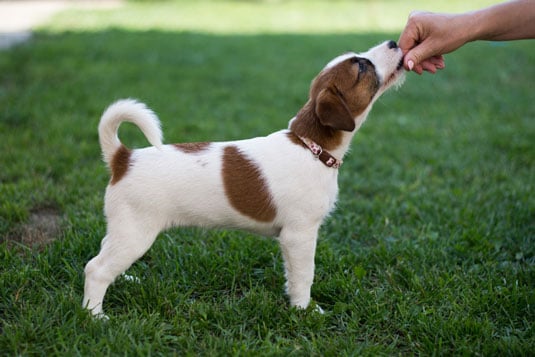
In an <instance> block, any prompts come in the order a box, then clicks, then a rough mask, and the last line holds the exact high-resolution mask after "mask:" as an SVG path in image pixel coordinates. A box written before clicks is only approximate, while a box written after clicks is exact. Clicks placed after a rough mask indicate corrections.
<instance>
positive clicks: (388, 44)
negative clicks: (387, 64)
mask: <svg viewBox="0 0 535 357" xmlns="http://www.w3.org/2000/svg"><path fill="white" fill-rule="evenodd" d="M386 45H387V46H388V48H389V49H394V48H398V44H397V43H396V41H392V40H390V41H388V43H387V44H386Z"/></svg>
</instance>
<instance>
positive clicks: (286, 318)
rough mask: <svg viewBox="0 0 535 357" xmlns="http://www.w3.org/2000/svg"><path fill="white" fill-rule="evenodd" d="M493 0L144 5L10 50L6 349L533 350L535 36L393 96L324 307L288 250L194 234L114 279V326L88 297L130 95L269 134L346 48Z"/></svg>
mask: <svg viewBox="0 0 535 357" xmlns="http://www.w3.org/2000/svg"><path fill="white" fill-rule="evenodd" d="M488 3H489V2H488V1H487V2H485V1H476V2H470V4H467V2H464V1H457V0H456V1H449V2H440V4H436V5H435V4H434V3H432V2H425V1H419V2H410V1H394V0H390V1H389V0H377V1H369V2H366V1H359V2H354V1H351V2H350V1H332V2H317V1H286V2H283V1H257V2H246V1H236V2H234V1H217V2H208V1H199V2H195V1H182V2H178V1H175V2H172V1H171V2H165V3H162V4H155V3H152V2H135V3H127V4H124V5H122V6H121V7H119V8H116V9H108V10H70V11H66V12H64V13H61V14H59V15H58V16H56V17H55V18H54V19H52V20H51V21H50V22H49V23H47V24H45V25H43V26H42V27H41V28H40V29H39V31H38V32H37V33H36V34H35V36H34V38H33V39H32V40H31V41H30V42H29V43H26V44H24V45H21V46H19V47H16V48H13V49H10V50H8V51H3V52H0V152H1V154H0V285H1V287H2V288H1V289H0V294H1V296H0V329H1V336H0V354H2V355H6V356H13V355H62V356H63V355H65V356H71V355H110V354H111V355H160V354H161V355H173V354H176V355H223V356H226V355H251V356H253V355H255V356H256V355H298V356H300V355H328V356H343V355H370V356H375V355H398V354H400V355H419V354H423V355H451V354H455V355H496V356H503V355H514V356H522V355H530V354H532V353H533V351H534V350H535V331H534V327H533V325H534V322H535V312H534V311H535V310H534V306H535V214H534V210H535V198H534V197H533V191H534V183H535V167H534V164H535V147H534V145H533V143H535V105H534V104H533V100H534V96H533V82H534V80H535V66H533V64H534V63H535V46H534V43H533V41H517V42H508V43H488V42H480V43H473V44H469V45H467V46H465V47H464V48H462V49H460V50H459V51H457V52H455V53H453V54H450V55H448V56H447V57H446V63H447V68H446V70H444V71H442V72H440V73H439V74H437V75H434V76H432V75H424V76H417V75H415V74H409V75H408V76H407V80H406V83H405V85H404V86H403V87H402V88H401V89H399V90H398V91H397V92H394V91H393V92H391V93H388V94H386V95H385V96H383V97H382V98H381V99H380V101H379V102H378V103H377V104H376V105H375V107H374V109H373V110H372V113H371V114H370V116H369V118H368V121H367V122H366V123H365V125H364V126H363V127H362V128H361V129H360V131H359V133H357V135H356V137H355V139H354V142H353V145H352V150H351V152H350V154H349V155H348V156H347V157H346V158H345V160H344V161H345V163H344V166H343V167H342V168H341V170H340V178H339V184H340V195H339V202H338V208H337V210H336V211H335V212H334V213H333V214H332V216H331V217H330V218H329V219H328V220H327V221H326V222H325V224H324V225H323V227H322V229H321V231H320V240H319V244H318V250H317V255H316V278H315V284H314V286H313V289H312V296H313V299H314V301H315V302H316V303H318V304H319V305H320V306H321V307H323V308H324V310H326V313H325V314H324V315H320V314H318V313H315V312H314V311H298V310H295V309H290V308H289V305H288V301H287V298H286V297H285V295H284V291H283V284H284V273H283V267H282V258H281V254H280V251H279V248H278V245H277V242H276V240H273V239H270V238H263V237H258V236H254V235H251V234H248V233H243V232H239V231H212V230H202V229H195V228H188V229H174V230H170V231H166V232H163V233H162V234H161V235H160V236H159V238H158V240H157V242H156V243H155V245H154V246H153V248H152V249H151V250H150V251H149V252H148V253H147V254H146V255H145V256H144V257H143V258H142V259H140V260H139V261H138V262H137V263H135V264H134V265H133V266H132V268H131V269H130V270H129V271H128V273H129V274H130V275H133V276H135V277H137V278H139V279H140V281H141V283H137V282H134V281H129V280H126V279H124V278H119V279H118V280H117V281H116V282H115V283H114V285H112V286H111V287H110V289H109V291H108V293H107V295H106V300H105V309H106V311H107V313H108V315H109V316H110V319H109V320H108V321H99V320H93V319H92V318H91V317H90V316H89V315H88V314H87V313H86V312H85V311H84V310H83V309H82V308H81V301H82V294H83V268H84V265H85V264H86V262H87V261H88V260H89V259H90V258H91V257H92V256H94V255H95V254H96V253H97V252H98V249H99V244H100V240H101V239H102V237H103V235H104V232H105V221H104V218H103V214H102V205H103V203H102V201H103V194H104V189H105V187H106V184H107V182H108V180H109V176H108V173H107V171H106V168H105V166H104V164H103V163H102V161H101V158H100V155H101V153H100V148H99V145H98V136H97V130H96V129H97V124H98V120H99V117H100V114H101V113H102V111H103V110H104V108H105V107H106V106H107V105H108V104H110V103H111V102H112V101H114V100H116V99H118V98H123V97H134V98H139V99H141V100H142V101H144V102H146V103H148V104H149V106H151V107H152V108H153V109H154V110H155V111H156V112H157V113H158V115H159V116H160V118H161V120H162V124H163V129H164V134H165V137H166V142H168V143H173V142H186V141H203V140H232V139H239V138H247V137H252V136H258V135H265V134H268V133H270V132H272V131H275V130H278V129H280V128H283V127H286V126H287V122H288V120H289V119H290V118H291V117H292V116H293V115H295V113H296V112H297V111H298V110H299V108H300V106H301V105H303V104H304V102H305V101H306V97H307V91H308V86H309V84H310V81H311V79H312V78H313V77H314V75H315V74H316V73H317V72H318V71H319V70H320V69H321V68H322V66H324V65H325V64H326V63H327V62H328V61H329V60H330V59H331V58H333V57H334V56H336V55H338V54H340V53H342V52H344V51H346V50H349V49H352V50H356V51H360V50H365V49H367V48H369V47H371V46H372V45H374V44H376V43H378V42H380V41H383V40H386V39H397V38H398V36H399V32H400V31H401V29H402V26H403V25H404V22H405V20H406V17H407V14H408V12H409V11H410V10H411V9H413V8H427V9H432V10H440V11H464V10H468V9H470V8H474V7H478V6H483V5H484V4H488ZM192 19H194V20H192ZM120 135H121V139H122V141H123V142H124V143H126V144H127V145H128V146H130V147H142V146H145V145H147V143H146V141H145V139H144V138H143V136H142V135H141V134H140V133H139V131H138V130H137V129H136V128H134V127H132V126H128V125H125V126H124V127H121V131H120Z"/></svg>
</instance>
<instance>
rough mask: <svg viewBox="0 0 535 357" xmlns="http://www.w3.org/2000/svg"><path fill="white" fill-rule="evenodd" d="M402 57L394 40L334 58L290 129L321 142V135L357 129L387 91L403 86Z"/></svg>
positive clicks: (316, 82)
mask: <svg viewBox="0 0 535 357" xmlns="http://www.w3.org/2000/svg"><path fill="white" fill-rule="evenodd" d="M402 58H403V54H402V51H401V49H400V48H399V47H398V46H397V44H396V43H395V42H394V41H387V42H384V43H382V44H380V45H378V46H376V47H374V48H372V49H370V50H369V51H367V52H364V53H360V54H357V53H354V52H349V53H345V54H343V55H341V56H338V57H336V58H334V59H333V60H331V61H330V62H329V63H328V64H327V65H326V66H325V68H324V69H323V70H322V71H321V72H320V73H319V74H318V75H317V76H316V78H315V79H314V80H313V81H312V85H311V87H310V97H309V100H308V102H307V103H306V104H305V106H304V107H303V108H302V109H301V110H300V111H299V113H298V114H297V116H296V118H295V119H294V120H292V122H290V129H291V130H292V131H294V132H296V133H297V134H298V135H302V136H306V137H311V136H312V137H315V140H320V141H321V140H322V139H323V138H321V137H319V136H323V137H325V136H327V137H331V138H332V137H333V136H336V133H337V132H339V131H346V132H352V131H354V130H355V129H358V127H359V126H360V125H361V124H362V122H363V121H364V119H365V118H366V115H367V114H368V112H369V110H370V109H371V106H372V104H373V102H374V101H375V100H376V99H377V98H378V97H379V96H380V95H381V94H382V93H384V92H385V91H386V90H387V89H388V88H390V87H392V86H393V85H395V84H398V85H401V83H402V79H403V78H404V69H403V63H402ZM305 127H307V130H306V131H310V130H313V131H322V133H321V135H320V133H319V132H318V133H310V132H305V133H302V131H303V130H305ZM311 128H312V129H311ZM324 145H326V144H325V143H324ZM327 146H329V145H328V144H327Z"/></svg>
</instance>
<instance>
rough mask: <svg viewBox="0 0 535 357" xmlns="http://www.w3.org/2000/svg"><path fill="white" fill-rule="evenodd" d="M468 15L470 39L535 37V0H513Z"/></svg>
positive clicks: (503, 39) (496, 39)
mask: <svg viewBox="0 0 535 357" xmlns="http://www.w3.org/2000/svg"><path fill="white" fill-rule="evenodd" d="M466 15H468V16H469V18H470V20H469V28H468V32H469V36H470V38H469V41H476V40H489V41H508V40H519V39H527V38H535V0H513V1H509V2H505V3H501V4H497V5H493V6H490V7H487V8H485V9H481V10H477V11H474V12H471V13H468V14H466Z"/></svg>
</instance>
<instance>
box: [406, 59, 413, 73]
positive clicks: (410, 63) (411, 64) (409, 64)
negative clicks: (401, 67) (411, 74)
mask: <svg viewBox="0 0 535 357" xmlns="http://www.w3.org/2000/svg"><path fill="white" fill-rule="evenodd" d="M407 65H408V66H409V71H412V69H413V68H414V62H413V61H412V60H409V61H408V62H407Z"/></svg>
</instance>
